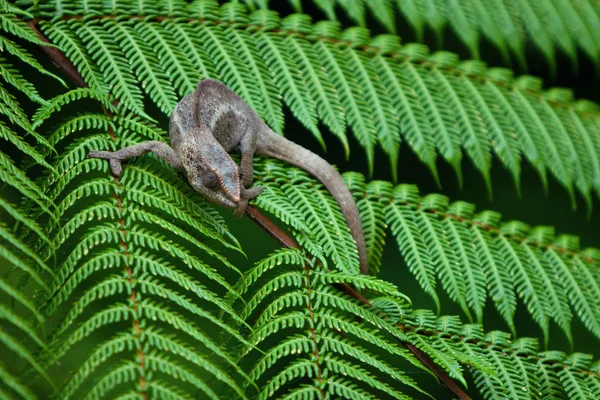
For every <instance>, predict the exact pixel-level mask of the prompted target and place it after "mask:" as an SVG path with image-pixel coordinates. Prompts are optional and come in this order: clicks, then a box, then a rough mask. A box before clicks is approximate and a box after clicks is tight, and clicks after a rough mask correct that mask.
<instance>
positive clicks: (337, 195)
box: [257, 126, 369, 274]
mask: <svg viewBox="0 0 600 400" xmlns="http://www.w3.org/2000/svg"><path fill="white" fill-rule="evenodd" d="M260 137H261V139H260V143H258V148H257V153H259V154H265V155H267V156H269V157H272V158H277V159H280V160H283V161H286V162H289V163H290V164H293V165H295V166H297V167H300V168H302V169H304V170H306V171H307V172H309V173H310V174H312V175H313V176H314V177H316V178H317V179H318V180H320V181H321V183H323V185H325V187H326V188H327V190H328V191H329V193H331V195H332V196H333V198H334V199H335V200H336V201H337V202H338V204H339V205H340V208H341V210H342V214H344V218H345V219H346V223H347V224H348V227H349V228H350V232H351V233H352V236H353V237H354V240H355V241H356V246H357V247H358V257H359V262H360V272H361V274H368V273H369V265H368V260H367V248H366V246H365V237H364V234H363V228H362V223H361V221H360V215H359V214H358V208H357V207H356V203H355V201H354V198H353V197H352V194H351V193H350V191H349V190H348V188H347V187H346V184H345V183H344V180H343V179H342V177H341V175H340V174H339V173H338V172H337V171H336V170H335V169H334V168H333V167H332V166H331V165H330V164H329V163H328V162H327V161H325V160H323V159H322V158H321V157H319V156H318V155H316V154H315V153H313V152H312V151H310V150H307V149H305V148H304V147H301V146H298V145H297V144H295V143H293V142H290V141H289V140H287V139H285V138H284V137H282V136H280V135H278V134H276V133H275V132H273V131H272V130H271V129H269V128H268V127H266V126H265V127H264V134H263V135H261V136H260Z"/></svg>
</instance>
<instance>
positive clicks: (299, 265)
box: [238, 249, 419, 398]
mask: <svg viewBox="0 0 600 400" xmlns="http://www.w3.org/2000/svg"><path fill="white" fill-rule="evenodd" d="M284 262H285V264H286V266H285V267H284V266H283V265H282V263H284ZM311 264H312V263H311V261H309V260H308V259H306V258H305V256H303V255H302V254H301V253H300V252H299V251H298V250H292V249H288V250H280V251H277V252H276V253H274V254H273V255H272V256H270V257H268V258H267V259H265V260H263V261H262V262H260V263H259V264H257V265H256V267H255V268H253V269H252V270H250V271H249V272H248V273H247V275H246V278H245V279H244V280H243V281H242V282H243V284H242V285H241V286H239V288H238V289H239V290H240V293H241V294H242V297H244V298H247V299H248V302H247V304H248V306H247V307H246V311H245V312H244V313H243V315H245V316H246V318H250V317H251V316H252V315H253V314H255V313H258V317H257V318H255V319H252V321H254V322H253V323H254V331H255V334H254V335H252V336H251V337H250V342H252V343H253V344H255V345H257V346H258V345H260V346H261V347H264V348H265V352H264V355H263V356H261V357H260V359H259V360H258V361H257V362H256V363H254V366H253V367H252V370H251V372H250V373H249V375H250V376H251V377H252V379H253V380H255V381H257V382H262V381H264V384H263V389H262V391H261V393H260V397H261V398H271V397H273V396H277V397H278V398H283V397H285V396H288V397H290V398H293V397H294V396H296V394H297V393H304V394H306V393H309V392H307V391H306V390H307V388H308V387H312V388H314V389H316V390H317V392H319V391H322V390H323V391H328V392H331V393H334V394H337V395H339V396H352V394H348V393H358V392H360V393H363V392H364V395H366V394H367V393H370V392H372V393H375V392H377V391H378V390H381V391H383V392H385V393H389V394H392V395H394V394H395V395H396V396H399V398H405V397H406V395H404V394H403V393H401V392H399V390H400V389H399V388H398V387H397V386H394V389H392V388H391V387H390V386H388V385H387V384H383V383H381V381H380V379H381V378H380V377H381V376H387V377H390V378H391V379H393V380H394V382H395V385H397V384H400V385H408V386H409V387H412V388H414V389H417V390H419V389H418V386H416V384H415V383H414V382H413V380H412V379H411V378H410V377H408V376H407V375H405V374H404V373H402V372H400V371H399V370H398V369H397V368H395V367H394V366H393V365H391V364H389V363H388V362H386V361H385V360H383V359H380V357H375V356H374V355H373V354H372V353H371V350H369V349H367V348H365V347H363V346H362V345H361V343H362V342H366V343H370V346H375V347H376V348H377V349H379V351H383V352H384V353H387V354H393V355H395V356H396V357H398V356H399V357H400V358H404V359H411V358H412V357H411V356H410V355H409V353H408V352H407V351H406V350H403V349H401V348H399V347H397V346H396V345H394V344H392V343H390V342H389V339H388V338H387V337H384V336H383V334H382V332H387V334H386V335H390V334H391V335H392V337H394V336H396V335H400V336H403V335H402V334H401V332H399V331H398V330H397V329H395V328H394V327H392V326H391V325H389V324H388V323H387V322H386V321H385V320H384V319H383V318H381V317H380V316H377V315H376V314H374V313H373V311H371V310H369V309H365V308H363V307H361V306H360V305H359V304H358V303H357V302H356V301H355V300H353V299H350V298H348V297H346V296H344V295H343V294H341V293H339V292H338V291H337V290H331V289H330V287H329V283H328V282H329V281H333V282H335V281H338V280H339V279H338V278H335V277H330V272H328V271H327V270H325V269H323V268H322V267H319V266H316V265H314V266H312V265H311ZM309 265H311V266H312V267H311V268H309V267H308V266H309ZM275 266H277V268H278V270H279V272H278V273H277V274H276V275H274V276H272V275H271V274H267V272H268V271H270V270H272V268H274V267H275ZM282 268H283V269H284V271H286V272H282ZM319 277H322V278H319ZM328 277H329V279H327V278H328ZM354 277H356V274H352V275H351V274H346V275H345V278H344V279H345V280H347V281H348V282H349V283H351V282H352V281H353V278H354ZM323 278H326V279H325V280H323ZM370 281H372V282H373V283H374V284H375V285H374V286H371V287H372V288H378V290H385V288H384V287H383V286H380V285H379V284H376V280H374V279H373V278H371V279H370ZM263 282H264V283H263ZM259 283H260V285H258V287H255V286H257V284H259ZM357 283H358V282H357ZM359 286H360V285H359ZM388 288H389V289H392V290H393V292H392V293H395V289H393V288H392V287H388ZM273 293H275V294H276V297H277V300H276V301H273V299H270V300H267V299H268V298H269V297H271V296H272V294H273ZM392 293H385V294H386V295H391V296H392V297H393V294H392ZM292 298H295V299H297V300H296V301H292V300H291V299H292ZM332 307H333V308H332ZM352 316H355V317H359V318H361V319H362V320H363V321H364V322H366V323H367V325H364V324H357V323H355V322H353V321H352V319H351V317H352ZM382 328H383V329H382ZM277 332H286V338H285V339H284V340H282V341H280V342H279V343H276V344H271V341H270V338H271V337H272V336H273V335H275V334H277ZM337 332H343V335H344V337H339V336H338V334H337ZM252 351H253V349H251V348H243V349H241V351H240V357H241V358H242V359H243V358H245V357H248V356H249V355H250V354H251V353H252ZM288 354H295V358H294V359H291V360H290V359H289V358H287V357H286V356H287V355H288ZM314 354H318V357H315V356H314ZM357 360H360V363H361V365H360V366H354V367H353V366H352V364H356V361H357ZM325 365H328V366H331V369H328V371H329V373H328V374H327V375H324V369H323V368H324V367H325ZM272 370H279V372H278V373H275V374H271V373H269V372H270V371H272ZM301 377H303V378H307V379H308V382H310V383H308V382H307V381H306V380H305V382H306V383H307V384H306V385H301V386H298V384H295V383H294V382H293V381H292V379H293V380H294V381H296V382H298V379H299V378H301ZM344 388H345V389H344ZM310 393H312V392H310Z"/></svg>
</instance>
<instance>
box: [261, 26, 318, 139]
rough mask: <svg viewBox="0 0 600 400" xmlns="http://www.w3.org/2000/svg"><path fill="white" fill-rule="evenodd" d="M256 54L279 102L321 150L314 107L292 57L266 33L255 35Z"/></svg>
mask: <svg viewBox="0 0 600 400" xmlns="http://www.w3.org/2000/svg"><path fill="white" fill-rule="evenodd" d="M256 39H257V46H258V49H259V51H260V54H261V55H262V57H263V58H264V59H265V62H266V63H267V65H268V66H269V68H270V69H271V71H272V74H273V77H274V79H275V81H276V82H277V86H278V87H279V88H280V91H281V94H282V95H283V99H284V100H285V101H286V102H287V103H288V104H289V106H290V108H291V110H292V112H293V113H294V115H295V116H296V118H298V119H299V120H300V122H302V123H303V124H304V125H305V126H306V127H307V128H308V129H309V130H310V131H311V132H312V134H313V135H314V136H315V138H316V139H317V140H318V141H319V143H320V144H321V146H323V147H325V142H324V141H323V137H322V136H321V132H320V131H319V129H318V128H317V113H316V104H315V101H314V100H313V98H312V97H311V96H310V94H309V93H308V89H309V88H310V87H309V85H308V84H307V82H306V80H305V79H304V76H303V74H302V73H301V70H300V68H299V66H298V65H297V63H296V62H294V59H293V58H292V55H290V54H289V53H288V50H287V47H288V46H286V40H285V39H284V38H283V37H282V36H279V35H276V34H271V33H267V32H258V33H256Z"/></svg>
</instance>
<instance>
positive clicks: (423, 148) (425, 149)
mask: <svg viewBox="0 0 600 400" xmlns="http://www.w3.org/2000/svg"><path fill="white" fill-rule="evenodd" d="M389 38H390V40H389V41H388V40H387V39H388V36H379V37H377V38H375V39H374V40H373V44H374V45H375V46H376V47H382V51H385V52H387V51H388V50H390V51H393V50H392V49H393V48H395V47H397V46H398V44H397V43H395V41H393V40H394V39H395V38H394V37H389ZM390 42H391V43H390ZM390 47H391V48H390ZM373 60H374V61H373V62H374V64H375V69H376V71H377V73H378V74H379V76H381V82H382V84H383V85H384V86H385V87H388V88H390V90H389V91H388V94H389V96H390V98H391V100H392V103H393V105H394V107H395V108H396V110H397V113H398V114H399V115H400V121H399V122H400V131H401V132H402V133H403V134H404V135H405V137H406V141H407V142H408V143H409V144H410V146H411V147H412V149H413V150H414V151H415V152H416V153H417V156H418V157H419V158H420V159H421V161H423V163H424V164H425V165H427V166H428V167H429V169H430V170H431V173H432V174H433V177H434V179H435V181H436V183H437V184H438V185H439V177H438V172H437V167H436V164H435V159H436V154H435V148H434V145H433V141H432V130H431V127H430V125H429V122H428V121H427V119H426V118H424V116H425V111H424V110H423V108H422V107H421V104H420V103H419V102H418V99H417V94H416V93H415V91H414V89H413V88H412V87H411V86H410V85H409V83H408V82H407V81H406V78H405V77H404V75H403V74H402V73H401V71H400V68H399V66H398V65H397V64H396V63H394V62H391V61H390V60H388V59H386V58H385V57H382V56H380V55H377V56H375V57H374V59H373Z"/></svg>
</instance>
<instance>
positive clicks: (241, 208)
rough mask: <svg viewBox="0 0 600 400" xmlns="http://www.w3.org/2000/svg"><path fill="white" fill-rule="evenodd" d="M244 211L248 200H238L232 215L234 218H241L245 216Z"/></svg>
mask: <svg viewBox="0 0 600 400" xmlns="http://www.w3.org/2000/svg"><path fill="white" fill-rule="evenodd" d="M246 209H248V200H240V202H239V203H238V206H237V207H236V208H235V210H233V215H234V216H235V217H236V218H242V217H243V216H244V214H246Z"/></svg>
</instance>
